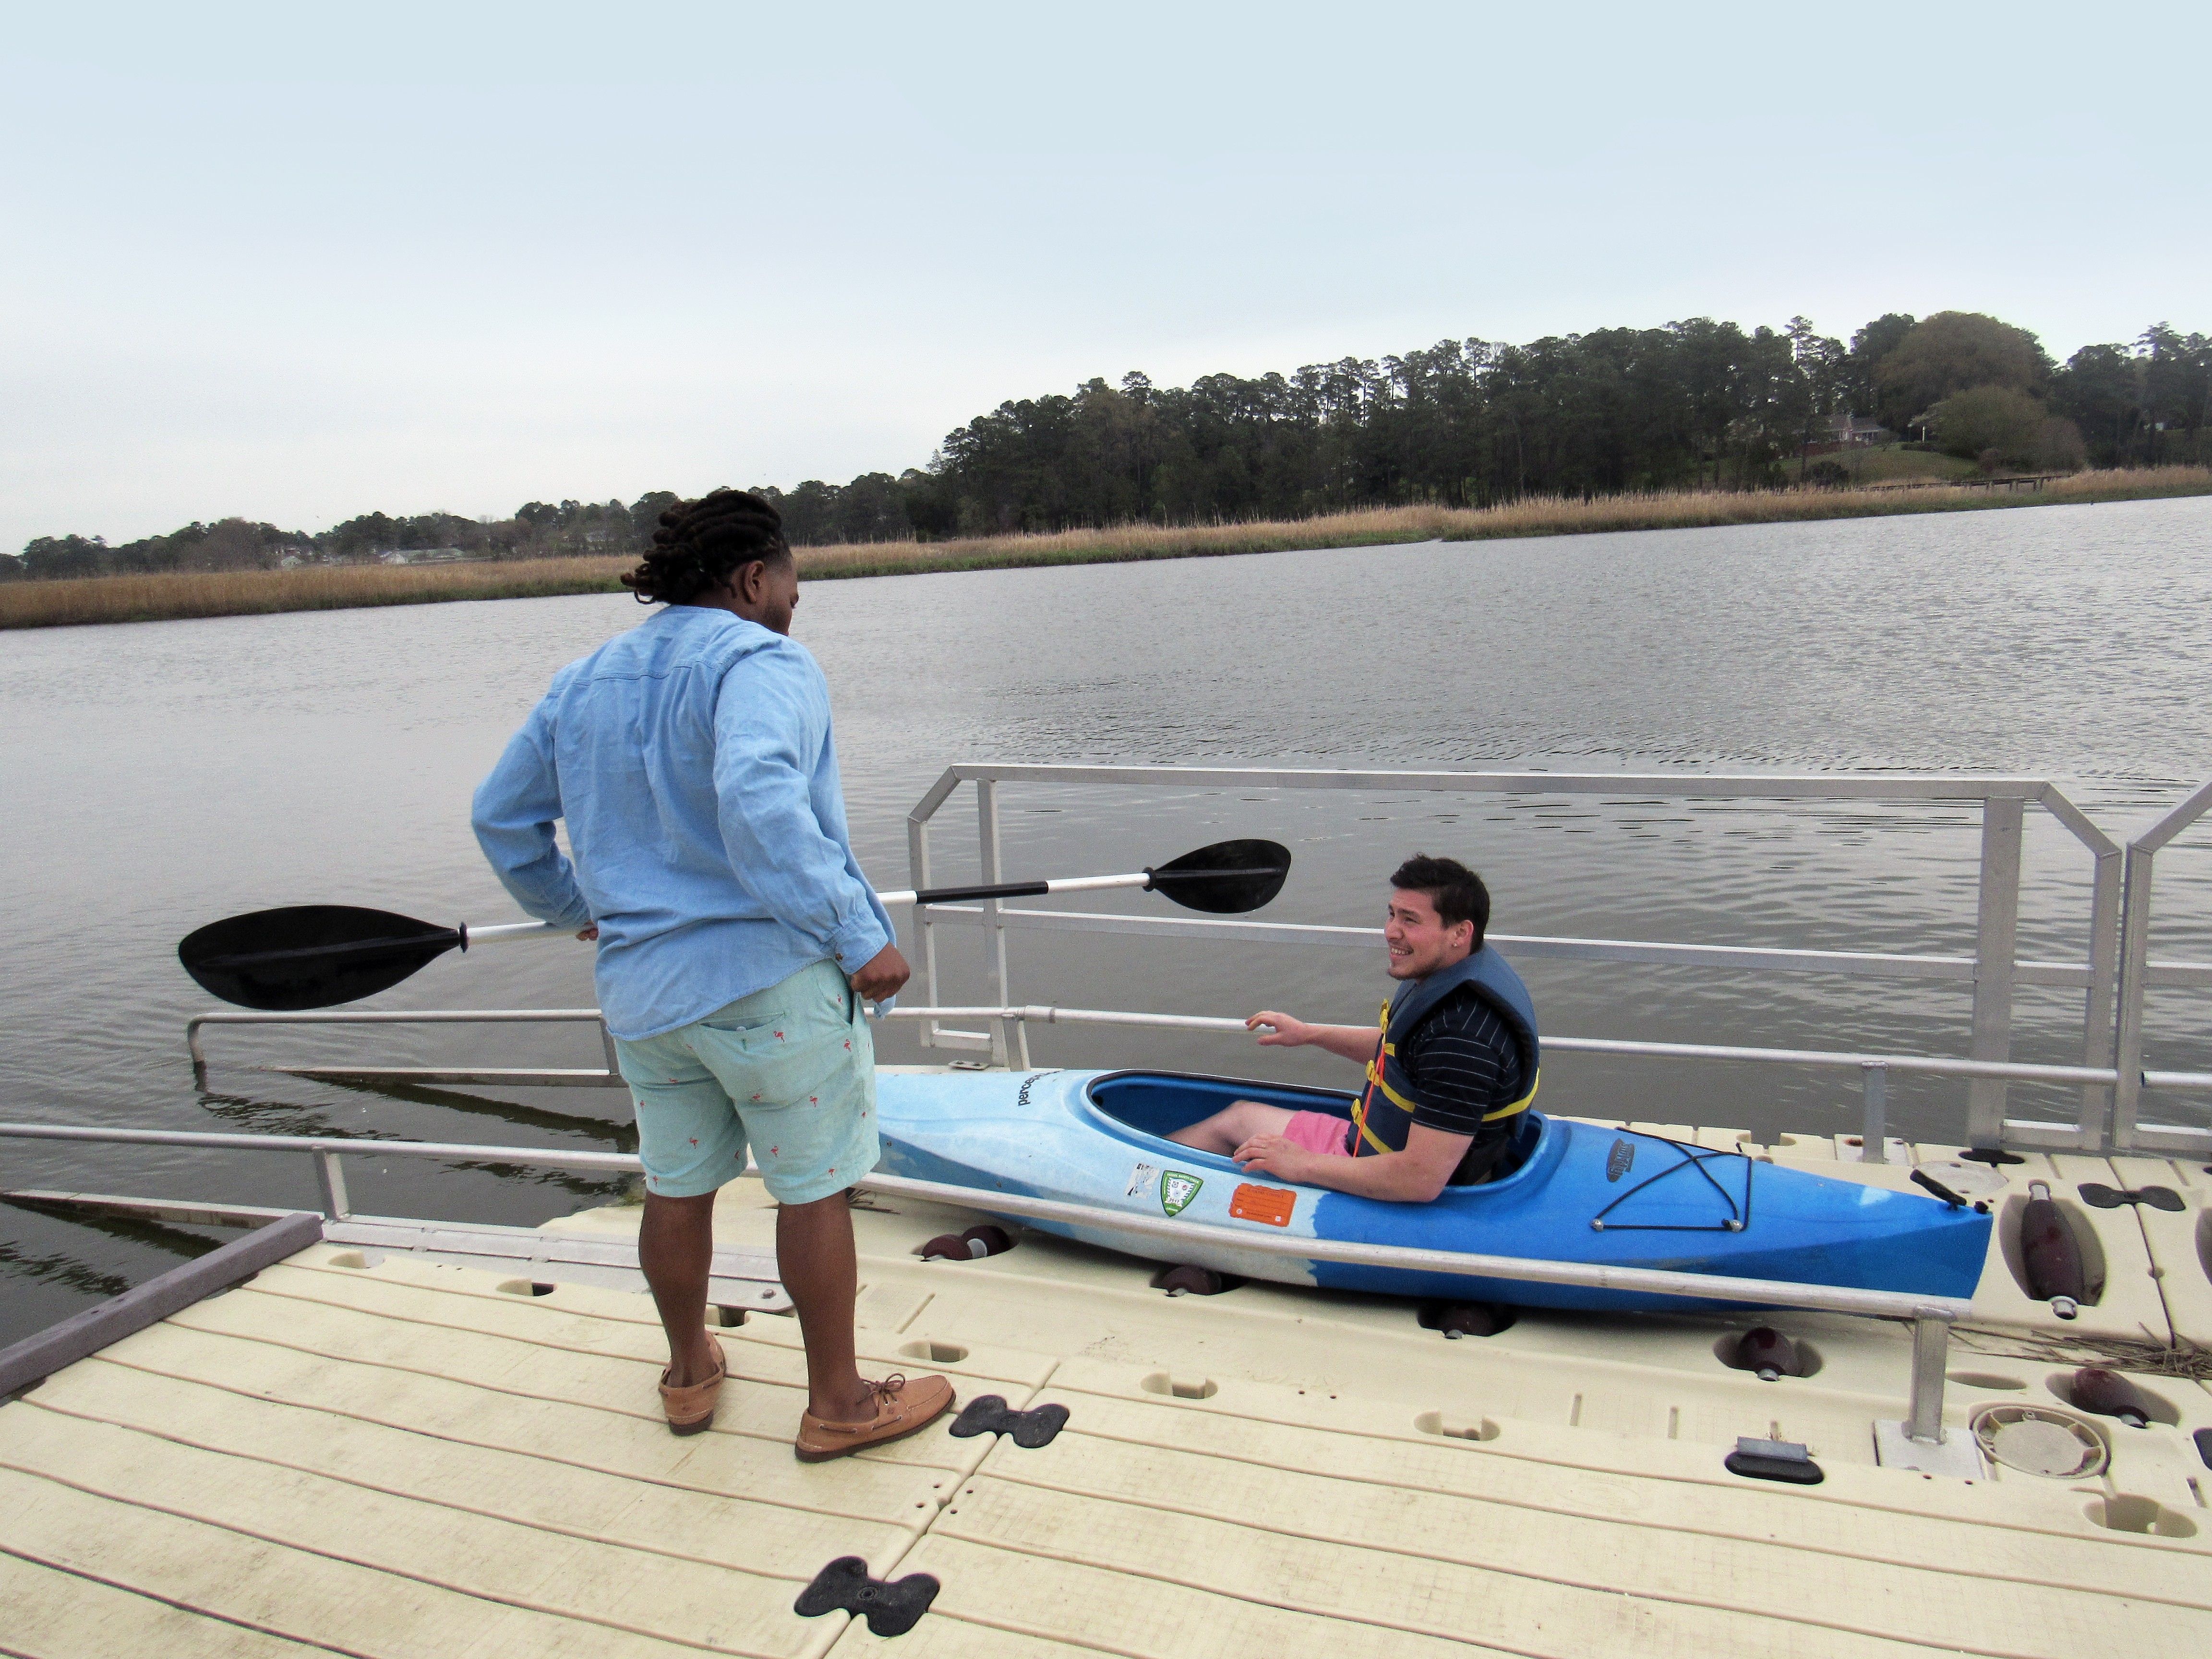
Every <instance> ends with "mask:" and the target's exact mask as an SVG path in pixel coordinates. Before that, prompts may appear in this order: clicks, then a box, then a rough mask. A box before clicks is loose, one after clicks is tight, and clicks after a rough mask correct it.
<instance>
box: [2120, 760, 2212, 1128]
mask: <svg viewBox="0 0 2212 1659" xmlns="http://www.w3.org/2000/svg"><path fill="white" fill-rule="evenodd" d="M2208 811H2212V783H2207V784H2205V785H2204V786H2203V787H2201V788H2199V789H2197V791H2196V792H2195V793H2193V794H2191V795H2190V796H2189V797H2188V799H2185V800H2184V801H2182V802H2181V804H2180V805H2178V806H2176V807H2175V808H2174V809H2173V810H2172V811H2170V812H2168V813H2167V814H2166V816H2165V817H2162V818H2160V820H2159V821H2158V822H2157V823H2154V824H2153V825H2152V826H2151V827H2150V828H2149V829H2147V830H2145V831H2144V832H2143V833H2142V835H2140V836H2136V838H2135V839H2134V840H2133V841H2131V842H2129V843H2128V847H2127V853H2126V855H2125V857H2124V860H2123V867H2122V872H2121V884H2122V890H2123V893H2124V901H2123V905H2122V909H2121V921H2120V941H2121V943H2120V965H2119V1015H2118V1021H2119V1026H2118V1039H2117V1042H2116V1048H2117V1050H2118V1053H2117V1057H2116V1060H2115V1062H2114V1063H2115V1064H2116V1065H2117V1066H2118V1068H2119V1083H2118V1087H2117V1088H2116V1089H2115V1090H2114V1091H2113V1094H2112V1146H2113V1147H2114V1148H2115V1149H2117V1150H2121V1151H2142V1152H2168V1151H2175V1150H2201V1149H2202V1145H2203V1141H2202V1136H2203V1132H2202V1131H2198V1130H2192V1129H2187V1128H2184V1127H2180V1126H2178V1125H2174V1124H2147V1123H2142V1122H2140V1121H2138V1120H2137V1114H2138V1112H2139V1111H2140V1109H2141V1106H2142V1090H2143V1088H2144V1086H2145V1085H2148V1086H2150V1087H2152V1088H2154V1089H2157V1088H2172V1087H2173V1086H2174V1085H2172V1084H2169V1083H2162V1082H2154V1081H2153V1080H2152V1077H2151V1075H2147V1074H2146V1073H2144V1071H2143V1065H2142V1054H2143V994H2144V993H2145V992H2146V991H2148V990H2150V989H2151V988H2153V987H2156V986H2160V985H2166V984H2172V982H2173V981H2172V979H2171V978H2169V977H2166V976H2162V975H2160V974H2158V973H2157V971H2156V969H2157V968H2158V967H2159V966H2160V964H2158V963H2153V962H2152V961H2151V960H2150V923H2151V903H2150V896H2151V874H2152V866H2153V865H2154V863H2155V862H2156V860H2157V858H2158V854H2159V852H2160V849H2161V848H2164V847H2165V846H2166V844H2167V843H2168V842H2171V841H2172V840H2173V838H2174V837H2175V836H2179V834H2180V833H2181V832H2182V831H2183V830H2185V829H2187V828H2189V826H2190V825H2191V824H2192V823H2196V822H2197V819H2199V818H2201V817H2203V816H2204V815H2205V813H2206V812H2208Z"/></svg>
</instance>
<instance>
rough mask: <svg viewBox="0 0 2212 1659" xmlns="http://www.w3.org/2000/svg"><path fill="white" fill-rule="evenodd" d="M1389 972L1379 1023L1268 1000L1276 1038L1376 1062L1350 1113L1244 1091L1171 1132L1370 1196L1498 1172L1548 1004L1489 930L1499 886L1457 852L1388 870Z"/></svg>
mask: <svg viewBox="0 0 2212 1659" xmlns="http://www.w3.org/2000/svg"><path fill="white" fill-rule="evenodd" d="M1390 885H1391V888H1392V892H1391V894H1390V913H1389V921H1388V922H1387V923H1386V924H1385V926H1384V927H1383V939H1384V940H1385V941H1386V942H1387V943H1388V945H1389V947H1390V977H1391V978H1393V979H1395V980H1396V981H1399V984H1398V987H1397V989H1396V990H1395V991H1394V992H1393V993H1392V994H1391V997H1390V1000H1389V1002H1387V1003H1385V1004H1384V1005H1383V1029H1382V1030H1381V1031H1380V1032H1377V1031H1376V1030H1373V1029H1372V1028H1371V1027H1368V1026H1361V1025H1309V1024H1306V1023H1305V1022H1304V1020H1298V1019H1293V1018H1291V1017H1290V1016H1289V1015H1288V1014H1279V1013H1274V1012H1265V1013H1257V1014H1255V1015H1253V1016H1252V1018H1249V1020H1247V1021H1245V1022H1244V1023H1245V1024H1246V1025H1248V1026H1252V1027H1270V1026H1271V1027H1273V1030H1261V1033H1260V1041H1261V1042H1262V1043H1263V1044H1265V1045H1267V1047H1269V1048H1303V1047H1304V1046H1305V1045H1306V1044H1308V1043H1312V1044H1315V1045H1316V1046H1318V1047H1320V1048H1326V1049H1328V1052H1329V1053H1331V1054H1341V1055H1342V1056H1343V1057H1344V1058H1345V1059H1346V1060H1352V1061H1355V1062H1357V1063H1358V1064H1360V1065H1363V1066H1365V1067H1366V1068H1367V1087H1366V1089H1365V1090H1364V1091H1363V1092H1362V1094H1361V1096H1360V1097H1359V1102H1358V1105H1356V1106H1355V1107H1354V1108H1353V1109H1352V1122H1351V1124H1350V1126H1349V1127H1347V1126H1346V1123H1345V1121H1344V1120H1343V1119H1342V1118H1340V1117H1335V1116H1332V1115H1330V1114H1328V1113H1327V1112H1293V1111H1288V1110H1285V1109H1284V1108H1282V1107H1279V1106H1267V1105H1262V1104H1261V1103H1260V1102H1258V1101H1256V1100H1240V1101H1237V1102H1235V1103H1233V1104H1231V1105H1230V1106H1228V1107H1226V1108H1225V1109H1222V1110H1221V1111H1218V1112H1216V1113H1215V1114H1214V1115H1212V1117H1209V1118H1207V1119H1206V1120H1205V1121H1202V1122H1198V1123H1194V1124H1192V1125H1190V1126H1189V1127H1188V1128H1183V1129H1178V1130H1176V1132H1175V1133H1173V1134H1171V1135H1170V1136H1169V1137H1168V1139H1170V1140H1173V1141H1177V1142H1180V1143H1181V1144H1182V1145H1183V1146H1195V1147H1197V1148H1198V1149H1199V1150H1200V1151H1201V1152H1219V1153H1222V1154H1225V1156H1227V1157H1230V1158H1235V1159H1236V1160H1237V1163H1238V1164H1240V1165H1241V1166H1243V1169H1244V1170H1246V1171H1247V1172H1249V1173H1252V1174H1259V1175H1271V1176H1275V1177H1276V1178H1277V1179H1278V1180H1280V1181H1296V1182H1303V1183H1304V1184H1305V1185H1307V1186H1310V1187H1328V1188H1334V1189H1335V1190H1336V1191H1338V1192H1340V1193H1356V1194H1358V1195H1359V1196H1361V1197H1363V1198H1384V1199H1395V1200H1401V1201H1403V1202H1408V1203H1417V1204H1425V1203H1427V1202H1428V1201H1429V1200H1431V1199H1433V1198H1434V1197H1436V1196H1437V1194H1439V1193H1441V1192H1442V1191H1443V1189H1444V1188H1446V1187H1448V1186H1452V1187H1464V1186H1472V1185H1474V1184H1475V1183H1476V1182H1483V1181H1487V1180H1489V1179H1490V1177H1491V1175H1492V1171H1493V1170H1494V1169H1495V1167H1496V1165H1497V1164H1498V1159H1499V1158H1502V1157H1504V1153H1505V1150H1506V1148H1507V1147H1509V1146H1511V1145H1512V1143H1513V1137H1514V1134H1515V1132H1516V1130H1517V1129H1518V1127H1519V1126H1520V1122H1521V1114H1522V1112H1523V1111H1525V1110H1526V1109H1528V1103H1529V1102H1530V1101H1532V1100H1534V1098H1535V1097H1536V1065H1537V1059H1538V1051H1537V1042H1536V1011H1535V1006H1534V1004H1533V1003H1532V1002H1531V1001H1530V1000H1529V997H1528V987H1527V986H1525V985H1523V984H1522V982H1521V976H1520V975H1518V974H1516V973H1515V972H1514V971H1513V969H1510V967H1508V966H1506V963H1505V958H1504V957H1501V956H1499V955H1498V952H1497V951H1494V950H1492V949H1491V948H1490V946H1488V945H1485V944H1484V943H1483V942H1482V935H1483V930H1484V929H1485V928H1486V927H1488V926H1489V923H1490V893H1489V891H1488V890H1487V889H1486V888H1485V887H1484V886H1483V884H1482V878H1480V876H1477V875H1476V874H1475V873H1474V872H1473V871H1472V870H1470V869H1468V867H1467V866H1465V865H1463V864H1461V863H1459V862H1457V861H1456V860H1452V859H1432V858H1430V857H1428V856H1427V855H1426V854H1416V855H1415V856H1413V858H1410V859H1408V860H1406V862H1405V863H1404V864H1402V865H1401V866H1399V868H1398V871H1397V873H1396V874H1395V875H1393V876H1392V877H1391V878H1390Z"/></svg>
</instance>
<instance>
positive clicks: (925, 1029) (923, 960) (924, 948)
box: [894, 817, 943, 1048]
mask: <svg viewBox="0 0 2212 1659" xmlns="http://www.w3.org/2000/svg"><path fill="white" fill-rule="evenodd" d="M906 867H907V878H908V881H909V882H910V883H911V884H912V885H913V887H914V889H915V891H916V892H919V891H921V890H922V889H923V888H925V887H927V886H928V885H929V884H930V881H929V822H928V820H927V819H926V818H914V817H909V818H908V819H907V821H906ZM912 918H913V926H914V956H915V962H914V969H915V973H916V974H917V975H920V976H921V1002H922V1006H924V1007H925V1008H934V1007H936V1006H938V1004H939V1002H940V1001H941V1000H943V999H941V998H940V997H939V995H938V994H937V921H936V918H935V917H933V916H932V915H930V914H929V907H928V906H927V904H917V905H915V906H914V907H912ZM894 925H895V926H896V924H894ZM921 1046H922V1047H923V1048H935V1047H937V1022H936V1021H935V1020H933V1019H925V1020H924V1021H922V1022H921Z"/></svg>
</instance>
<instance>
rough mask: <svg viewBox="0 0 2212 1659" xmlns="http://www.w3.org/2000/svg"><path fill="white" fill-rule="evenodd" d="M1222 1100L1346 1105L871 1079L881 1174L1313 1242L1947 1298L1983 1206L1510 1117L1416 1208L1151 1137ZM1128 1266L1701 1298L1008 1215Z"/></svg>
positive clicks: (1167, 1085) (1175, 1091)
mask: <svg viewBox="0 0 2212 1659" xmlns="http://www.w3.org/2000/svg"><path fill="white" fill-rule="evenodd" d="M1232 1100H1259V1101H1262V1102H1264V1103H1267V1104H1270V1105H1279V1106H1285V1107H1289V1108H1291V1109H1304V1110H1308V1111H1325V1112H1332V1113H1334V1115H1338V1116H1344V1117H1347V1118H1348V1116H1349V1113H1350V1109H1351V1103H1352V1097H1350V1096H1348V1095H1346V1094H1341V1093H1337V1092H1334V1091H1323V1090H1310V1089H1299V1088H1293V1087H1288V1086H1285V1085H1280V1084H1271V1083H1256V1082H1251V1081H1248V1080H1243V1079H1233V1078H1210V1077H1200V1076H1194V1075H1189V1074H1185V1073H1165V1072H1030V1073H884V1074H883V1075H882V1076H881V1078H880V1079H879V1080H878V1088H877V1115H878V1121H879V1125H880V1133H881V1134H882V1139H883V1145H884V1163H883V1168H884V1170H887V1171H888V1172H890V1173H891V1174H894V1175H901V1176H910V1177H913V1178H915V1179H919V1180H925V1181H934V1182H945V1183H946V1184H949V1185H955V1186H963V1187H970V1188H975V1193H976V1200H975V1202H976V1207H977V1208H978V1209H981V1210H984V1211H989V1209H990V1207H991V1206H990V1202H989V1200H990V1195H991V1194H993V1193H994V1192H997V1193H1006V1194H1012V1195H1017V1196H1021V1197H1028V1198H1046V1199H1054V1200H1061V1201H1063V1202H1068V1203H1076V1204H1084V1205H1089V1206H1095V1207H1098V1208H1103V1209H1108V1210H1116V1211H1121V1212H1125V1213H1127V1214H1130V1215H1133V1216H1134V1215H1142V1216H1148V1217H1152V1218H1159V1217H1162V1216H1166V1217H1169V1218H1174V1219H1182V1220H1188V1221H1192V1222H1200V1223H1205V1224H1207V1225H1212V1226H1215V1227H1225V1228H1228V1229H1231V1230H1232V1231H1247V1232H1249V1233H1251V1234H1252V1235H1254V1236H1255V1237H1273V1238H1277V1239H1280V1238H1285V1237H1291V1238H1313V1239H1325V1240H1329V1241H1332V1242H1335V1243H1363V1244H1386V1245H1396V1246H1401V1247H1406V1248H1410V1249H1431V1250H1453V1251H1460V1252H1465V1253H1469V1254H1476V1255H1506V1256H1521V1257H1526V1258H1529V1259H1533V1260H1540V1261H1576V1262H1586V1263H1590V1264H1593V1265H1604V1266H1609V1267H1649V1268H1658V1269H1662V1270H1665V1271H1668V1272H1675V1273H1717V1274H1725V1275H1729V1276H1731V1277H1741V1278H1746V1279H1778V1280H1784V1281H1791V1282H1796V1283H1801V1284H1815V1285H1850V1286H1855V1287H1857V1288H1861V1289H1866V1290H1881V1291H1906V1292H1911V1293H1915V1294H1919V1295H1925V1296H1942V1297H1971V1296H1972V1294H1973V1291H1974V1287H1975V1285H1976V1284H1977V1283H1978V1280H1979V1279H1980V1277H1981V1271H1982V1264H1983V1261H1984V1257H1985V1255H1986V1253H1987V1249H1988V1243H1989V1231H1990V1218H1989V1217H1988V1216H1987V1215H1985V1214H1980V1213H1978V1212H1974V1211H1972V1210H1971V1209H1966V1210H1961V1209H1955V1208H1953V1207H1951V1206H1948V1205H1945V1204H1942V1203H1940V1202H1938V1201H1937V1200H1934V1199H1931V1198H1923V1197H1920V1196H1919V1195H1918V1194H1910V1193H1897V1192H1892V1191H1889V1190H1888V1189H1887V1188H1880V1187H1872V1186H1868V1185H1864V1184H1863V1183H1860V1182H1850V1181H1838V1180H1833V1179H1831V1178H1829V1177H1826V1176H1817V1175H1814V1174H1811V1173H1809V1172H1808V1171H1805V1170H1796V1169H1791V1168H1789V1167H1786V1166H1784V1165H1779V1164H1765V1163H1760V1162H1758V1161H1757V1160H1755V1159H1753V1158H1748V1157H1746V1156H1744V1155H1742V1154H1741V1153H1735V1152H1714V1151H1711V1150H1709V1149H1705V1148H1699V1147H1692V1146H1685V1145H1683V1144H1681V1143H1679V1142H1675V1141H1670V1140H1667V1139H1662V1138H1661V1137H1659V1136H1656V1135H1646V1134H1639V1133H1634V1132H1632V1131H1627V1130H1614V1129H1607V1128H1602V1127H1597V1126H1595V1125H1591V1124H1588V1123H1582V1122H1577V1121H1571V1120H1567V1119H1562V1118H1554V1117H1547V1116H1544V1115H1541V1114H1538V1113H1535V1112H1533V1111H1532V1112H1529V1113H1528V1114H1526V1115H1525V1121H1524V1123H1523V1126H1522V1131H1521V1134H1520V1138H1519V1139H1518V1140H1517V1141H1516V1146H1515V1149H1514V1152H1513V1155H1512V1158H1510V1160H1509V1162H1510V1165H1511V1167H1510V1168H1509V1169H1508V1170H1507V1171H1506V1173H1505V1174H1504V1175H1503V1176H1500V1177H1499V1178H1498V1179H1497V1180H1494V1181H1492V1182H1486V1183H1485V1184H1483V1185H1481V1186H1477V1187H1452V1188H1445V1190H1444V1192H1443V1194H1441V1195H1440V1196H1439V1197H1438V1198H1437V1199H1436V1200H1434V1201H1433V1202H1431V1203H1428V1204H1404V1203H1392V1202H1388V1201H1385V1200H1375V1199H1365V1198H1356V1197H1353V1196H1352V1195H1350V1194H1343V1193H1336V1192H1330V1191H1328V1190H1326V1189H1323V1188H1316V1187H1306V1186H1299V1185H1295V1184H1293V1183H1290V1182H1281V1181H1277V1180H1274V1179H1273V1178H1270V1177H1267V1176H1259V1177H1252V1176H1246V1175H1245V1174H1243V1172H1242V1171H1240V1170H1238V1169H1237V1166H1236V1164H1233V1163H1231V1161H1230V1160H1229V1159H1228V1158H1220V1157H1217V1156H1214V1155H1212V1154H1211V1153H1206V1152H1197V1151H1194V1150H1193V1149H1191V1148H1189V1147H1187V1146H1178V1145H1176V1144H1175V1143H1174V1142H1171V1141H1169V1140H1167V1139H1164V1138H1163V1137H1164V1134H1165V1133H1167V1131H1169V1130H1170V1129H1173V1128H1177V1127H1182V1125H1183V1124H1186V1123H1190V1122H1195V1121H1198V1120H1199V1119H1200V1118H1202V1117H1205V1116H1206V1115H1210V1114H1211V1113H1212V1112H1214V1111H1217V1110H1218V1109H1220V1108H1221V1107H1223V1106H1225V1105H1227V1104H1228V1103H1230V1102H1231V1101H1232ZM1023 1225H1025V1226H1027V1227H1030V1228H1031V1229H1034V1230H1036V1231H1044V1232H1049V1233H1054V1234H1058V1235H1060V1236H1061V1237H1070V1238H1075V1239H1079V1240H1081V1241H1083V1242H1084V1243H1091V1244H1096V1245H1099V1246H1102V1247H1103V1248H1105V1249H1112V1250H1116V1251H1120V1252H1121V1253H1123V1254H1126V1255H1134V1256H1138V1257H1140V1258H1143V1259H1146V1260H1150V1261H1166V1262H1170V1263H1172V1264H1174V1265H1176V1266H1182V1265H1186V1264H1188V1265H1192V1266H1197V1267H1212V1268H1214V1269H1215V1270H1217V1271H1218V1272H1222V1273H1235V1274H1238V1275H1241V1276H1243V1277H1245V1278H1250V1279H1268V1280H1273V1281H1274V1282H1277V1283H1280V1284H1289V1285H1312V1286H1317V1287H1320V1288H1324V1289H1331V1290H1346V1291H1382V1292H1386V1293H1389V1294H1395V1295H1401V1296H1413V1297H1429V1298H1435V1299H1440V1300H1449V1301H1457V1302H1503V1303H1509V1304H1516V1305H1518V1306H1522V1307H1551V1308H1568V1309H1585V1310H1610V1311H1623V1310H1648V1311H1671V1312H1682V1311H1686V1310H1694V1309H1712V1308H1721V1307H1729V1306H1737V1305H1746V1304H1731V1303H1727V1302H1723V1301H1719V1300H1715V1301H1698V1300H1692V1299H1690V1298H1686V1297H1659V1296H1652V1295H1649V1294H1645V1293H1637V1292H1626V1291H1607V1290H1595V1289H1588V1288H1584V1287H1582V1286H1578V1285H1541V1284H1534V1283H1530V1282H1528V1281H1524V1280H1517V1279H1516V1280H1505V1279H1479V1278H1474V1277H1470V1276H1467V1275H1462V1274H1457V1273H1419V1272H1408V1271H1407V1270H1405V1269H1402V1268H1395V1267H1367V1266H1359V1265H1354V1264H1349V1263H1344V1262H1331V1261H1315V1260H1310V1259H1302V1258H1299V1257H1296V1256H1281V1255H1273V1254H1264V1255H1263V1254H1261V1253H1259V1252H1256V1251H1246V1250H1240V1249H1236V1248H1235V1247H1234V1246H1233V1245H1226V1244H1220V1243H1213V1242H1211V1241H1203V1240H1201V1239H1200V1238H1199V1237H1193V1238H1192V1240H1191V1241H1190V1243H1189V1245H1188V1247H1187V1248H1183V1247H1178V1246H1177V1245H1176V1244H1175V1243H1172V1242H1171V1241H1169V1240H1164V1239H1162V1238H1159V1237H1152V1236H1148V1235H1140V1234H1135V1233H1128V1232H1122V1231H1117V1230H1115V1228H1113V1227H1112V1226H1111V1225H1110V1224H1101V1225H1095V1226H1094V1225H1082V1226H1074V1225H1066V1224H1060V1223H1051V1222H1040V1221H1035V1220H1027V1221H1024V1222H1023Z"/></svg>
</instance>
